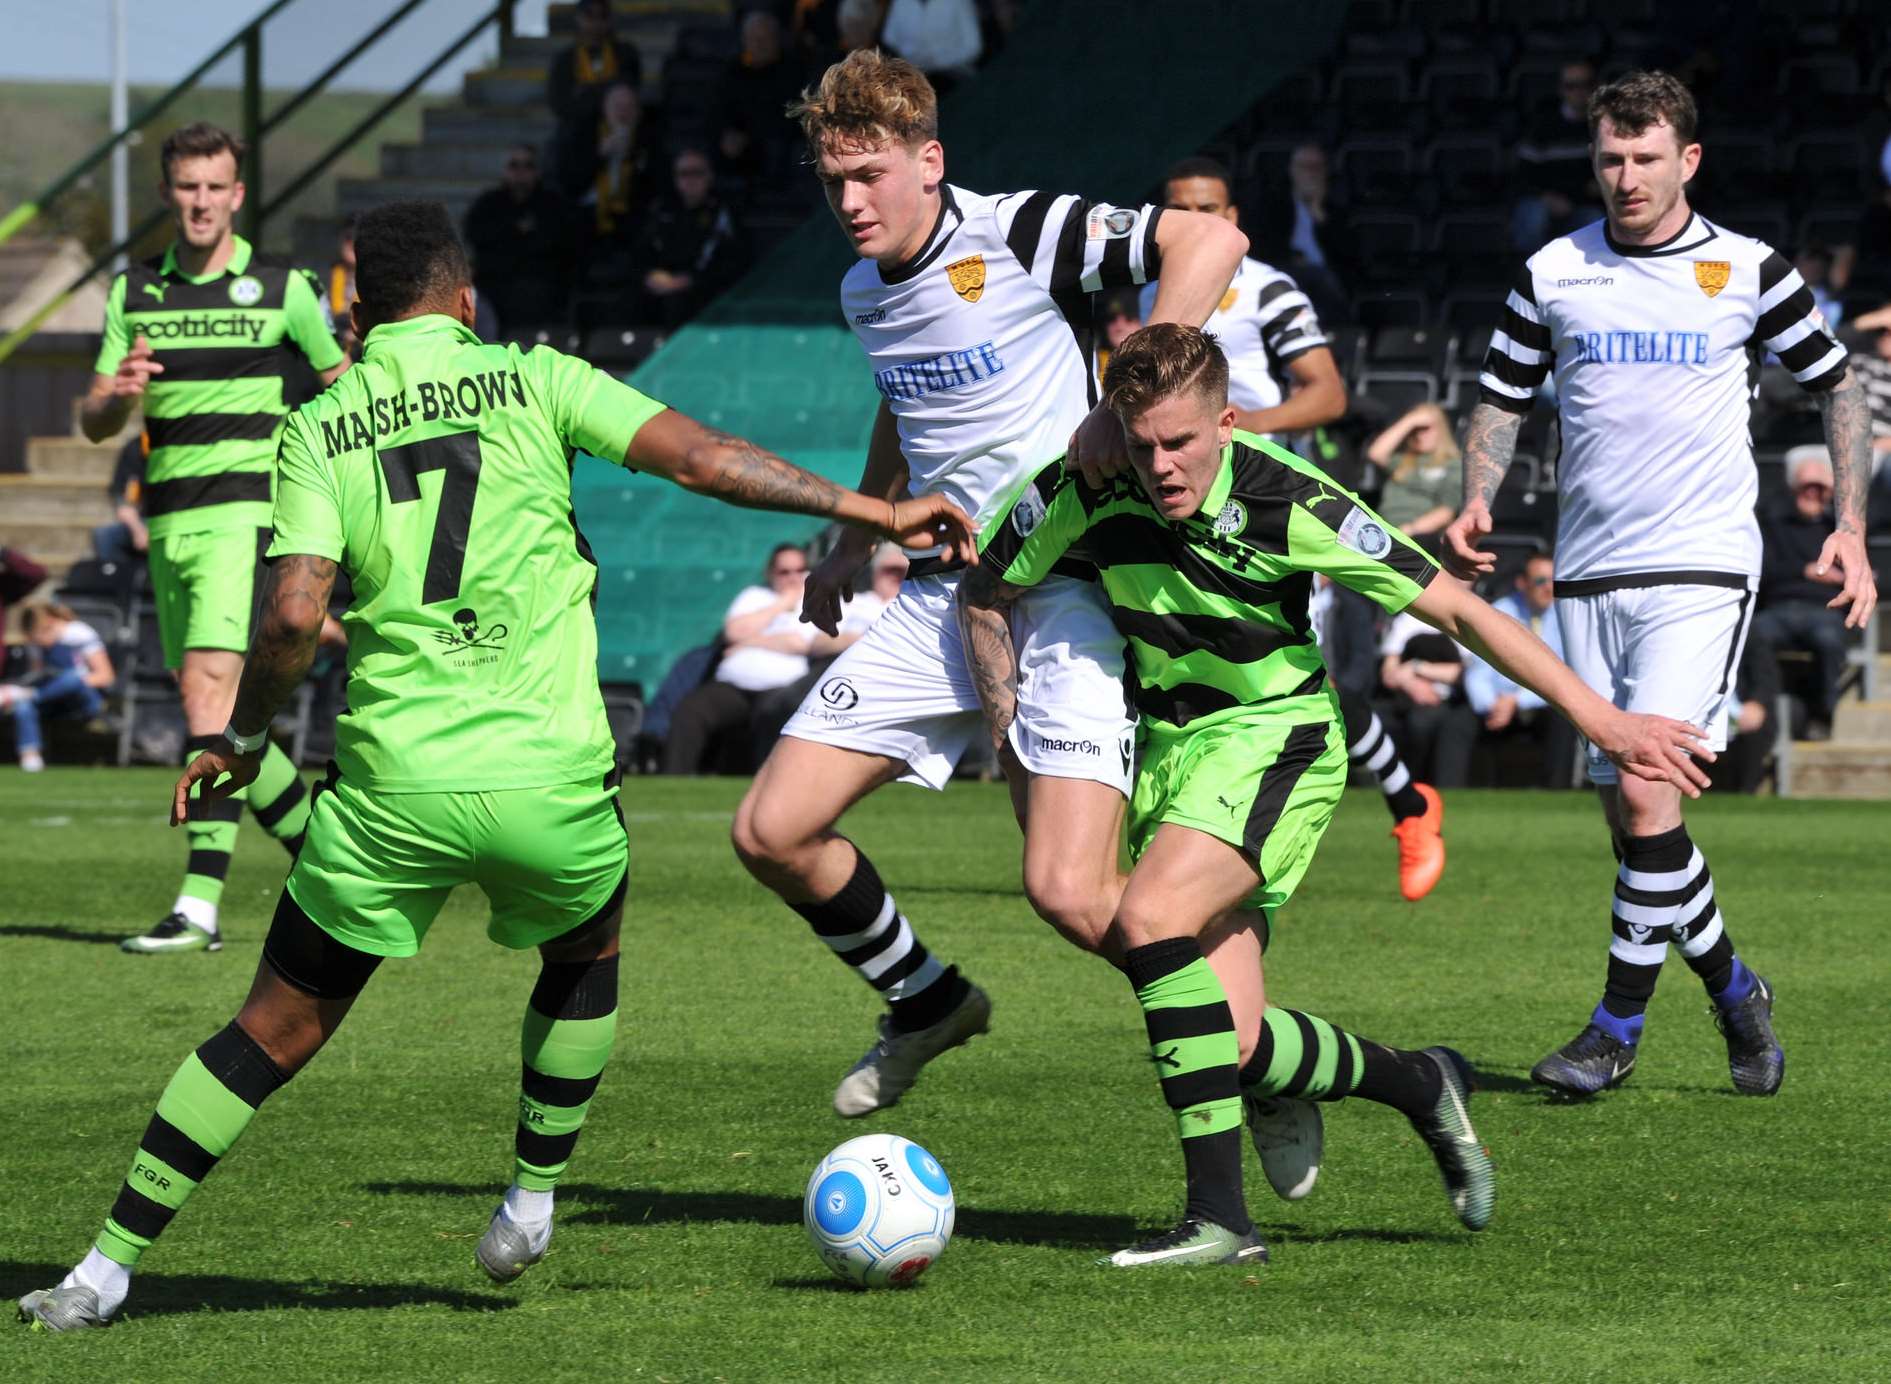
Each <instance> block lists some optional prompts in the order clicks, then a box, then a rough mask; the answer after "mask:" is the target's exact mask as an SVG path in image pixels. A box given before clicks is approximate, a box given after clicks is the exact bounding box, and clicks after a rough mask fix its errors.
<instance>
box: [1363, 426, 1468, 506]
mask: <svg viewBox="0 0 1891 1384" xmlns="http://www.w3.org/2000/svg"><path fill="white" fill-rule="evenodd" d="M1366 459H1367V460H1368V461H1370V462H1371V463H1372V464H1373V465H1374V466H1377V467H1378V468H1379V469H1380V470H1382V471H1384V472H1385V473H1386V474H1385V480H1384V482H1383V483H1382V484H1381V486H1380V488H1379V503H1378V505H1377V506H1376V507H1377V509H1378V511H1379V514H1380V517H1382V518H1384V519H1387V520H1390V521H1391V522H1392V523H1394V524H1397V525H1398V526H1399V529H1400V530H1401V531H1402V532H1403V533H1405V534H1408V535H1409V536H1411V537H1413V538H1429V537H1432V536H1434V535H1436V534H1437V533H1438V532H1439V531H1440V530H1442V529H1443V528H1444V527H1445V526H1446V525H1447V524H1449V523H1450V522H1451V521H1452V520H1453V519H1455V518H1457V517H1458V503H1459V501H1461V500H1462V499H1463V498H1464V457H1463V453H1461V452H1460V451H1459V450H1458V439H1457V437H1456V436H1455V435H1454V434H1453V433H1452V431H1451V420H1450V419H1449V418H1447V417H1445V411H1444V410H1443V409H1441V408H1439V407H1438V405H1436V404H1433V403H1423V404H1414V405H1413V406H1412V407H1411V408H1409V409H1407V410H1406V411H1405V413H1404V414H1403V415H1402V416H1401V417H1400V418H1399V419H1398V421H1397V422H1395V423H1393V424H1392V426H1391V427H1389V428H1387V429H1386V430H1385V431H1384V432H1382V433H1380V434H1379V435H1378V436H1377V437H1375V438H1373V440H1372V441H1371V443H1369V444H1368V445H1367V447H1366Z"/></svg>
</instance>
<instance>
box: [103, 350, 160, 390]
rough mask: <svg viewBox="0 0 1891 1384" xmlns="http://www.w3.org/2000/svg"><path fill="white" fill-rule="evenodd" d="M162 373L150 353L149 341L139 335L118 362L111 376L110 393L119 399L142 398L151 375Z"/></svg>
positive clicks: (155, 358)
mask: <svg viewBox="0 0 1891 1384" xmlns="http://www.w3.org/2000/svg"><path fill="white" fill-rule="evenodd" d="M163 373H164V367H163V366H162V365H159V364H158V361H157V357H156V356H154V355H152V354H151V343H150V342H148V341H146V340H145V339H144V338H143V337H142V336H140V337H138V338H137V339H136V340H134V341H133V342H132V343H131V350H129V351H127V352H126V353H125V357H124V359H123V360H121V361H119V362H118V371H117V373H116V374H114V375H113V376H112V393H113V394H115V395H117V396H118V397H119V398H121V399H138V398H142V397H144V390H145V386H146V385H148V384H149V383H151V377H152V376H153V375H162V374H163Z"/></svg>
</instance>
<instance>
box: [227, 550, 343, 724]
mask: <svg viewBox="0 0 1891 1384" xmlns="http://www.w3.org/2000/svg"><path fill="white" fill-rule="evenodd" d="M334 589H335V564H334V563H332V562H330V561H329V560H328V559H327V558H325V557H313V556H310V555H309V554H306V553H293V554H290V555H289V556H287V557H284V558H281V559H279V560H278V561H277V562H276V563H275V565H274V566H273V567H271V568H270V571H269V591H268V594H267V595H266V596H265V597H264V598H263V618H262V619H261V620H260V621H259V622H258V623H257V627H256V638H255V639H254V640H253V641H251V643H250V651H249V658H248V659H247V660H246V661H245V662H244V664H243V680H242V682H241V683H240V684H238V686H237V689H236V709H235V710H234V711H233V712H232V713H231V716H230V719H231V720H232V721H233V722H235V723H236V725H237V726H239V727H251V728H261V727H263V726H266V725H268V724H269V723H270V722H271V721H272V720H274V719H275V716H276V713H277V712H278V711H280V710H281V709H282V706H283V704H284V703H285V702H287V701H288V700H289V698H290V697H291V696H293V695H294V694H295V690H296V688H297V687H299V686H301V684H302V679H303V678H305V677H307V676H308V673H309V665H310V664H311V663H313V662H314V661H315V646H316V644H317V643H318V642H319V641H320V639H321V635H322V618H323V617H324V616H325V615H327V613H328V597H329V593H331V592H332V591H333V590H334Z"/></svg>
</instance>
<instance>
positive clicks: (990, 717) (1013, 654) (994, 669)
mask: <svg viewBox="0 0 1891 1384" xmlns="http://www.w3.org/2000/svg"><path fill="white" fill-rule="evenodd" d="M1027 589H1028V588H1026V587H1021V586H1009V585H1006V584H1005V583H1004V582H1003V581H1001V580H1000V579H999V578H998V576H997V575H996V573H995V572H994V571H993V570H992V568H990V567H974V568H972V569H971V570H970V571H969V572H967V573H966V574H965V576H964V578H963V579H962V580H961V581H960V582H959V591H958V597H957V602H956V604H957V606H958V612H959V637H960V638H961V639H962V640H964V641H965V661H966V663H967V664H968V665H969V666H970V668H971V672H972V685H973V686H975V687H976V688H977V689H978V700H979V704H980V705H981V706H983V707H984V708H985V727H986V729H987V730H989V731H990V732H991V742H992V745H993V747H994V748H996V749H997V750H998V752H999V754H1001V755H1002V754H1003V753H1004V752H1005V746H1006V743H1007V742H1006V738H1005V737H1006V734H1007V732H1009V731H1010V729H1011V723H1012V721H1014V720H1015V719H1017V715H1018V650H1017V647H1016V646H1015V645H1014V644H1013V643H1012V642H1011V620H1010V608H1011V605H1012V603H1013V602H1014V601H1016V600H1017V599H1018V597H1019V596H1021V595H1023V594H1024V592H1025V591H1026V590H1027Z"/></svg>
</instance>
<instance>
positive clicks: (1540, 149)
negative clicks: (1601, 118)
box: [1510, 58, 1602, 253]
mask: <svg viewBox="0 0 1891 1384" xmlns="http://www.w3.org/2000/svg"><path fill="white" fill-rule="evenodd" d="M1595 89H1596V67H1595V64H1594V63H1592V62H1590V61H1589V60H1588V59H1587V58H1575V59H1572V60H1571V61H1569V62H1566V63H1564V64H1563V71H1562V75H1561V77H1560V78H1559V79H1558V81H1557V84H1556V95H1555V96H1552V97H1549V98H1547V99H1546V100H1545V101H1544V103H1543V106H1542V108H1541V109H1539V110H1538V111H1536V112H1535V114H1534V115H1533V116H1532V117H1531V119H1530V123H1529V124H1528V126H1526V127H1525V129H1524V132H1523V138H1522V139H1521V140H1520V141H1519V142H1518V144H1517V177H1518V179H1519V181H1521V182H1522V184H1523V186H1524V195H1523V196H1522V197H1521V198H1520V199H1518V202H1517V205H1516V208H1515V210H1514V211H1513V213H1512V216H1511V223H1510V234H1511V240H1512V243H1514V244H1515V245H1516V247H1517V248H1518V249H1519V250H1522V251H1524V252H1525V253H1532V252H1534V251H1536V250H1538V249H1540V248H1541V247H1542V245H1543V244H1544V242H1545V241H1548V240H1551V239H1553V238H1555V237H1556V236H1559V235H1567V234H1568V233H1569V232H1571V231H1573V230H1575V229H1576V228H1577V227H1578V226H1583V225H1587V224H1588V223H1589V222H1591V221H1594V220H1595V219H1597V218H1598V217H1600V216H1601V215H1602V206H1601V198H1600V197H1599V196H1598V194H1597V192H1596V186H1595V176H1594V174H1593V172H1592V171H1591V170H1590V167H1589V98H1590V97H1591V96H1593V95H1594V94H1595Z"/></svg>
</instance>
